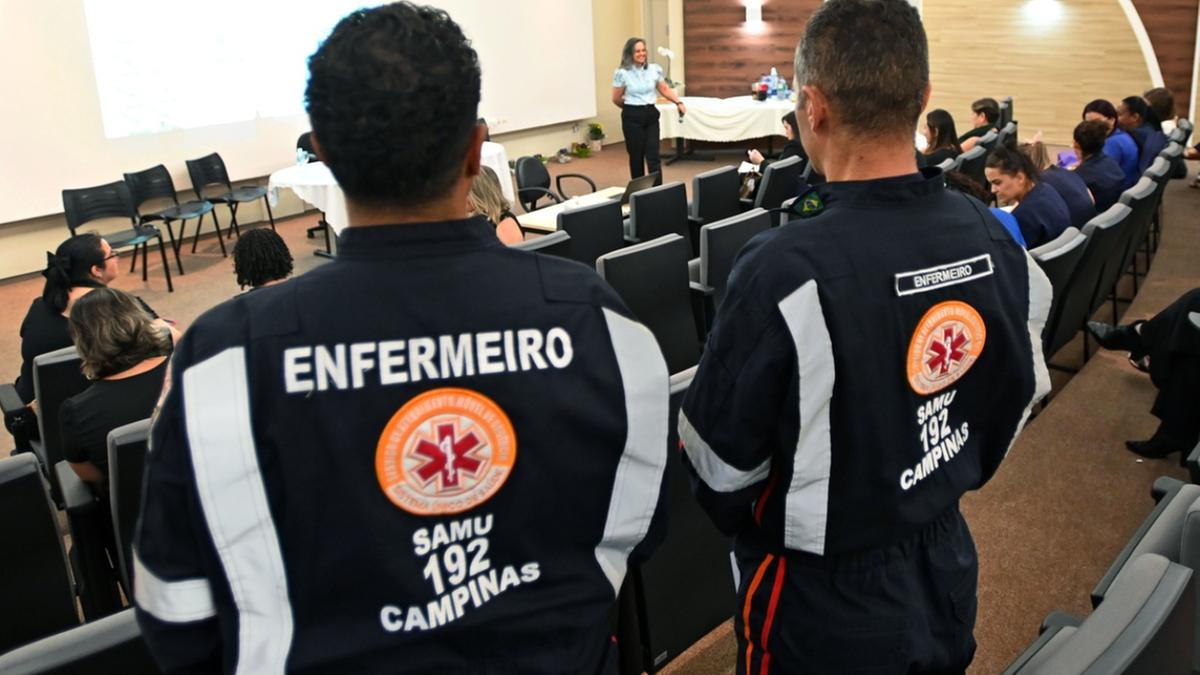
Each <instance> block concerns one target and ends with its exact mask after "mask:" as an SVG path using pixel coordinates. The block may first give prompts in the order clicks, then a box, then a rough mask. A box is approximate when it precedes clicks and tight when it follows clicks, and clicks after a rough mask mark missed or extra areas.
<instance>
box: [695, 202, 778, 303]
mask: <svg viewBox="0 0 1200 675" xmlns="http://www.w3.org/2000/svg"><path fill="white" fill-rule="evenodd" d="M770 227H771V214H769V213H767V212H766V211H765V210H763V209H751V210H749V211H747V212H745V213H743V214H740V215H737V216H734V217H732V218H726V219H725V220H718V221H717V222H715V223H709V224H707V225H704V226H702V227H701V228H700V283H701V284H703V285H705V286H709V287H711V288H712V289H713V310H714V311H715V310H717V309H719V308H720V307H721V303H722V302H724V300H725V290H726V288H727V286H728V284H729V273H730V272H731V271H733V260H734V258H736V257H737V254H738V252H739V251H741V250H742V247H743V246H745V245H746V242H748V241H750V239H751V238H752V237H753V236H754V235H756V234H758V233H759V232H762V231H764V230H767V229H769V228H770Z"/></svg>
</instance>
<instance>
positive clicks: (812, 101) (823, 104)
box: [798, 84, 829, 131]
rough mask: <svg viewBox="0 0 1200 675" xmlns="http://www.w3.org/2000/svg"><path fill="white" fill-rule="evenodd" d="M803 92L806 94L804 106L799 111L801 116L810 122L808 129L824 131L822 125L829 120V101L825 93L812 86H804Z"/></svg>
mask: <svg viewBox="0 0 1200 675" xmlns="http://www.w3.org/2000/svg"><path fill="white" fill-rule="evenodd" d="M801 91H802V92H803V93H804V105H803V106H801V109H800V110H799V111H798V112H799V114H802V115H804V117H805V119H807V120H808V128H810V129H812V130H813V131H817V130H818V129H820V130H821V131H824V129H823V128H822V127H821V125H822V124H824V123H825V122H826V121H827V120H828V119H829V99H828V98H827V97H826V96H825V92H823V91H821V90H820V89H819V88H818V87H816V86H814V85H811V84H806V85H804V87H803V88H802V89H801Z"/></svg>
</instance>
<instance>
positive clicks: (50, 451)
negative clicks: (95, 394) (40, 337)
mask: <svg viewBox="0 0 1200 675" xmlns="http://www.w3.org/2000/svg"><path fill="white" fill-rule="evenodd" d="M88 384H89V383H88V380H87V378H86V377H84V376H83V372H82V371H80V369H79V354H78V353H77V352H76V351H75V347H74V346H73V345H72V346H70V347H63V348H62V349H56V350H55V351H52V352H46V353H45V354H39V355H38V356H35V357H34V358H33V395H34V398H35V399H36V400H37V402H38V418H37V419H38V435H39V436H40V439H39V440H37V441H34V442H33V451H34V453H35V454H36V455H37V457H38V460H39V461H41V463H42V471H44V472H45V473H46V477H47V478H48V479H49V480H50V494H51V495H53V496H54V502H55V503H56V504H59V505H60V506H61V505H62V503H63V499H62V489H61V487H60V486H59V484H58V477H57V475H56V474H55V472H54V467H55V465H57V464H58V463H59V462H61V461H63V455H62V429H61V427H60V425H59V421H58V413H59V408H61V407H62V404H63V401H65V400H67V399H69V398H71V397H72V396H74V395H75V394H78V393H79V392H81V391H83V390H84V389H87V388H88Z"/></svg>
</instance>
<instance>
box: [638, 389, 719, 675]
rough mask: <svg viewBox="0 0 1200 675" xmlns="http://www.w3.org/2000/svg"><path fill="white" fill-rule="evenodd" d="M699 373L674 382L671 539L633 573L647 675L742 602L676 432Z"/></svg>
mask: <svg viewBox="0 0 1200 675" xmlns="http://www.w3.org/2000/svg"><path fill="white" fill-rule="evenodd" d="M695 370H696V369H695V368H689V369H687V370H685V371H683V372H680V373H676V374H675V375H673V376H672V377H671V398H670V419H671V420H672V423H671V425H670V433H669V435H668V437H667V452H668V459H667V478H666V488H665V489H666V493H667V494H666V509H667V522H668V524H669V525H668V528H667V537H666V539H665V540H663V542H662V544H661V545H660V546H659V547H658V549H657V550H655V552H654V555H653V556H651V557H650V559H649V560H647V561H646V562H644V563H642V564H641V565H638V566H635V567H634V568H633V569H632V570H631V571H630V579H631V581H632V584H633V591H634V598H635V602H636V605H637V616H638V628H639V630H638V634H639V640H640V642H641V645H640V647H641V650H640V651H641V655H642V668H643V669H644V670H645V672H647V673H655V672H658V670H659V669H660V668H662V667H663V666H664V665H666V664H667V663H668V662H669V661H670V660H671V659H674V658H675V657H677V656H679V654H681V653H682V652H683V651H684V650H686V649H687V648H688V647H690V646H691V645H693V644H695V643H696V642H697V641H699V640H700V638H702V637H704V636H705V635H707V634H709V633H710V632H712V631H713V629H715V628H716V627H717V626H720V625H721V624H722V623H724V622H725V621H727V620H728V619H729V615H730V611H731V610H732V608H733V605H734V603H735V601H736V600H735V588H734V576H733V567H732V564H733V563H732V561H731V559H730V557H729V551H730V546H731V542H730V540H729V538H728V537H726V536H725V535H723V534H721V532H720V531H718V530H717V528H716V527H715V526H714V525H713V524H712V521H711V520H710V519H709V517H708V515H707V514H705V513H704V511H703V510H702V509H701V508H700V505H699V504H698V503H697V502H696V499H695V497H693V496H692V488H691V479H690V477H689V476H688V473H687V469H686V468H685V466H684V464H683V457H682V454H683V453H682V452H680V450H679V435H678V431H676V429H675V424H674V420H675V418H676V417H678V415H679V408H680V405H681V404H682V402H683V395H684V393H685V392H686V391H687V388H688V386H689V385H690V384H691V382H692V377H693V376H694V375H695ZM639 672H640V671H639Z"/></svg>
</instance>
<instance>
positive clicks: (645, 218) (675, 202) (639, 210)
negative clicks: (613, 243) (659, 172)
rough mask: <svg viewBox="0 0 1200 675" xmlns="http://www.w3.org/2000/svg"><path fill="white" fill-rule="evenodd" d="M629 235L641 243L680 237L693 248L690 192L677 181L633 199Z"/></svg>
mask: <svg viewBox="0 0 1200 675" xmlns="http://www.w3.org/2000/svg"><path fill="white" fill-rule="evenodd" d="M629 233H630V235H632V236H633V237H634V238H636V239H638V240H640V241H650V240H651V239H657V238H659V237H661V236H663V235H665V234H678V235H679V236H681V237H683V239H684V241H686V242H688V246H689V247H690V246H691V245H692V244H691V240H692V237H691V231H690V229H689V228H688V210H687V188H685V187H684V185H683V183H680V182H679V181H675V182H673V183H667V184H666V185H660V186H658V187H652V188H650V189H649V190H641V191H639V192H635V193H633V195H631V196H630V197H629Z"/></svg>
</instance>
